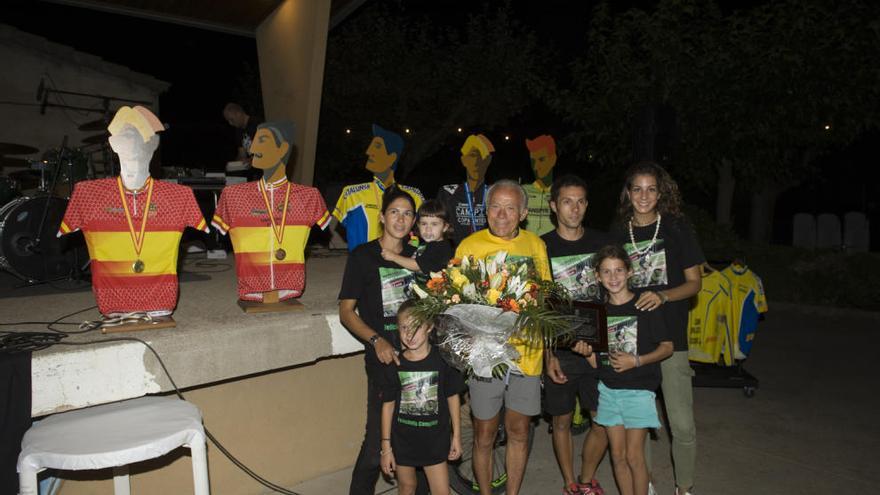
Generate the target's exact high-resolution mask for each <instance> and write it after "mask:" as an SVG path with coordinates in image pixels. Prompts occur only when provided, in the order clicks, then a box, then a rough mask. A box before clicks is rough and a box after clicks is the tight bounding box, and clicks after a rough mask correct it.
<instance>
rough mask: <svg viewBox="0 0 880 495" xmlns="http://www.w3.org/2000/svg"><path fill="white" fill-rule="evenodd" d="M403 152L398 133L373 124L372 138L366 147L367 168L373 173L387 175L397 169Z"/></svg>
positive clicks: (401, 141)
mask: <svg viewBox="0 0 880 495" xmlns="http://www.w3.org/2000/svg"><path fill="white" fill-rule="evenodd" d="M402 153H403V138H402V137H400V135H399V134H396V133H394V132H391V131H389V130H387V129H383V128H382V127H380V126H379V125H377V124H373V140H372V141H370V145H369V146H368V147H367V151H366V155H367V164H366V167H367V170H369V171H370V172H372V173H373V174H374V175H379V176H383V175H388V174H389V173H390V172H393V171H394V170H396V169H397V164H398V162H399V160H400V155H401V154H402Z"/></svg>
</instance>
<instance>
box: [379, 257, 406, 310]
mask: <svg viewBox="0 0 880 495" xmlns="http://www.w3.org/2000/svg"><path fill="white" fill-rule="evenodd" d="M412 280H413V272H411V271H409V270H407V269H405V268H385V267H379V284H381V286H382V315H383V316H385V317H386V318H394V317H396V316H397V308H399V307H400V305H401V304H403V301H406V300H407V299H409V297H408V294H407V289H408V287H409V283H410V282H411V281H412Z"/></svg>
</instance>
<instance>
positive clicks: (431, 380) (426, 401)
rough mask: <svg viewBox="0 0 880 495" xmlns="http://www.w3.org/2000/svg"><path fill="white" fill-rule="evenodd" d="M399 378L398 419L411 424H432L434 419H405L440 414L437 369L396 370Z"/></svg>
mask: <svg viewBox="0 0 880 495" xmlns="http://www.w3.org/2000/svg"><path fill="white" fill-rule="evenodd" d="M397 376H398V377H399V378H400V411H399V414H398V421H399V422H401V423H406V424H409V425H412V426H434V425H436V424H437V422H436V420H435V421H428V422H421V421H413V420H411V419H410V420H407V419H405V418H401V416H408V417H410V418H412V417H416V416H437V415H439V414H440V403H439V402H438V400H439V397H438V395H439V394H438V390H439V384H440V372H439V371H398V372H397Z"/></svg>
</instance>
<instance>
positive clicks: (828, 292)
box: [686, 207, 880, 311]
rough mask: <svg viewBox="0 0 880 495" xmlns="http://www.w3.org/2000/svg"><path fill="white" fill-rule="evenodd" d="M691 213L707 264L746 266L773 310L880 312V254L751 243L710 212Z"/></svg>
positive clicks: (689, 209) (694, 211) (689, 208)
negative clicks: (808, 307) (783, 305)
mask: <svg viewBox="0 0 880 495" xmlns="http://www.w3.org/2000/svg"><path fill="white" fill-rule="evenodd" d="M686 210H687V215H688V218H689V219H690V221H691V223H692V224H693V226H694V229H695V231H696V233H697V237H698V238H699V240H700V245H701V246H702V247H703V252H704V253H705V255H706V259H707V260H709V261H710V262H711V261H716V262H717V261H723V262H729V261H732V260H733V259H740V260H742V261H743V262H744V263H745V264H746V265H748V266H749V268H751V269H752V271H754V272H755V273H756V274H757V275H758V276H759V277H761V280H762V281H763V283H764V290H765V291H766V293H767V299H768V301H769V302H770V305H771V306H772V304H773V301H785V302H794V303H801V304H815V305H823V306H839V307H848V308H859V309H865V310H873V311H880V254H877V253H855V254H844V253H842V252H840V251H818V250H807V249H800V248H795V247H791V246H779V245H772V244H756V243H751V242H748V241H745V240H743V239H740V238H738V237H737V236H736V234H735V233H734V232H733V231H732V230H731V229H729V228H726V227H721V226H718V225H717V224H716V223H715V222H714V220H713V219H712V217H711V216H710V215H709V214H708V213H706V212H705V211H703V210H699V209H696V208H692V207H688V208H687V209H686ZM716 268H721V266H717V265H716Z"/></svg>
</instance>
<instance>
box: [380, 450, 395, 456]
mask: <svg viewBox="0 0 880 495" xmlns="http://www.w3.org/2000/svg"><path fill="white" fill-rule="evenodd" d="M391 452H393V451H392V450H391V449H388V450H380V451H379V455H386V454H390V453H391Z"/></svg>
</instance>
